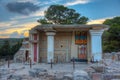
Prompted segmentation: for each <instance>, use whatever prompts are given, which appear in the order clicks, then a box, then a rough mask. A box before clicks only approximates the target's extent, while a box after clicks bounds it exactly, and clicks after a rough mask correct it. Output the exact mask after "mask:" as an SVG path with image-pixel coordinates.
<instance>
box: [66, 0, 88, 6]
mask: <svg viewBox="0 0 120 80" xmlns="http://www.w3.org/2000/svg"><path fill="white" fill-rule="evenodd" d="M88 2H90V0H73V1H71V2H67V3H66V4H64V6H73V5H77V4H86V3H88Z"/></svg>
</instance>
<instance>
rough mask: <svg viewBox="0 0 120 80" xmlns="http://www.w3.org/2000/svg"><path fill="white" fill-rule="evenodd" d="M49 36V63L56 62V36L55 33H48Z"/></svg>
mask: <svg viewBox="0 0 120 80" xmlns="http://www.w3.org/2000/svg"><path fill="white" fill-rule="evenodd" d="M46 35H47V62H48V63H50V62H51V59H52V61H54V35H55V32H46Z"/></svg>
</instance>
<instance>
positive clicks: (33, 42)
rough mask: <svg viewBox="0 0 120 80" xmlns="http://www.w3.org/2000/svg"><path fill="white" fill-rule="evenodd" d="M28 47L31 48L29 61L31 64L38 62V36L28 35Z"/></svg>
mask: <svg viewBox="0 0 120 80" xmlns="http://www.w3.org/2000/svg"><path fill="white" fill-rule="evenodd" d="M29 39H30V47H31V50H30V52H31V55H30V57H31V60H32V62H39V42H38V40H39V34H38V33H37V32H36V33H31V34H30V37H29Z"/></svg>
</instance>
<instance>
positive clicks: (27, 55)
mask: <svg viewBox="0 0 120 80" xmlns="http://www.w3.org/2000/svg"><path fill="white" fill-rule="evenodd" d="M28 58H29V52H28V51H27V50H26V51H25V61H28Z"/></svg>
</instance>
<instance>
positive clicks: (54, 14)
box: [38, 5, 88, 24]
mask: <svg viewBox="0 0 120 80" xmlns="http://www.w3.org/2000/svg"><path fill="white" fill-rule="evenodd" d="M87 21H88V18H87V17H85V16H81V15H80V14H79V13H77V12H76V11H75V10H74V9H70V8H68V7H65V6H63V5H51V6H50V7H49V8H48V9H47V11H45V18H44V19H39V20H38V22H39V23H41V24H86V23H87Z"/></svg>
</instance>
